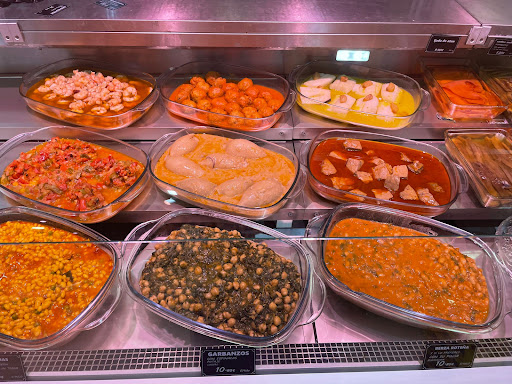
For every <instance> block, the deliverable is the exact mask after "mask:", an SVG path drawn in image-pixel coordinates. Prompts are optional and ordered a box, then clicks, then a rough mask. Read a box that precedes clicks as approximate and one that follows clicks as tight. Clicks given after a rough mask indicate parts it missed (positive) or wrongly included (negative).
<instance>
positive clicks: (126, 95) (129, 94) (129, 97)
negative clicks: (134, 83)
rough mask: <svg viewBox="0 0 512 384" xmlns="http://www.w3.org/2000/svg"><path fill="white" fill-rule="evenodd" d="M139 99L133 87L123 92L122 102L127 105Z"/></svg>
mask: <svg viewBox="0 0 512 384" xmlns="http://www.w3.org/2000/svg"><path fill="white" fill-rule="evenodd" d="M139 98H140V96H139V95H137V89H135V87H127V88H126V89H125V90H124V91H123V100H124V101H126V102H127V103H131V102H132V101H135V100H138V99H139Z"/></svg>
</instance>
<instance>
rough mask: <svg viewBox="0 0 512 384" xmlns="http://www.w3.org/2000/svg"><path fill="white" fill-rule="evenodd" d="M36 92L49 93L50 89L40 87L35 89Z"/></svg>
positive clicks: (45, 86) (44, 86) (43, 86)
mask: <svg viewBox="0 0 512 384" xmlns="http://www.w3.org/2000/svg"><path fill="white" fill-rule="evenodd" d="M37 92H40V93H47V92H50V87H49V86H47V85H41V86H40V87H39V88H37Z"/></svg>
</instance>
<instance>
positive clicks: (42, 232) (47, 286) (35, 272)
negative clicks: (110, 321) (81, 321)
mask: <svg viewBox="0 0 512 384" xmlns="http://www.w3.org/2000/svg"><path fill="white" fill-rule="evenodd" d="M87 241H88V239H86V238H84V237H82V236H79V235H77V234H74V233H71V232H68V231H65V230H62V229H58V228H54V227H51V226H49V225H44V224H41V223H32V222H26V221H18V220H17V221H7V222H4V223H2V224H0V243H11V244H8V245H5V244H4V245H2V246H1V247H0V270H1V271H2V278H1V279H0V333H2V334H5V335H8V336H13V337H15V338H18V339H27V340H36V339H41V338H44V337H46V336H50V335H52V334H54V333H56V332H58V331H59V330H61V329H63V328H64V327H65V326H66V325H67V324H69V323H70V322H71V321H72V320H73V319H75V318H76V317H77V316H78V315H79V314H80V313H81V312H82V311H84V310H85V308H86V307H87V306H88V305H89V304H90V303H91V302H92V301H93V300H94V298H95V297H96V295H97V294H98V293H99V292H100V290H101V289H102V287H103V286H104V285H105V283H106V282H107V280H108V278H109V276H110V274H111V272H112V270H113V260H112V259H111V257H110V255H109V254H108V253H106V252H105V251H104V250H102V249H101V248H99V247H98V246H96V245H95V244H92V243H86V242H87ZM15 242H16V243H38V244H12V243H15ZM44 242H46V244H44ZM59 242H61V243H59ZM77 242H82V243H77ZM84 242H85V243H84Z"/></svg>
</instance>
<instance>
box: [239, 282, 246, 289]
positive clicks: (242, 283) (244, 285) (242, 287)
mask: <svg viewBox="0 0 512 384" xmlns="http://www.w3.org/2000/svg"><path fill="white" fill-rule="evenodd" d="M245 288H247V283H246V282H245V281H242V282H241V283H240V289H242V290H244V289H245Z"/></svg>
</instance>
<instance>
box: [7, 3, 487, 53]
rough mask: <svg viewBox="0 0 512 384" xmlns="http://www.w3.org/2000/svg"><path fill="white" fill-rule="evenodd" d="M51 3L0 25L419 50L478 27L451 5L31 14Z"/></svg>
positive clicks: (145, 6)
mask: <svg viewBox="0 0 512 384" xmlns="http://www.w3.org/2000/svg"><path fill="white" fill-rule="evenodd" d="M51 4H53V3H52V2H51V1H50V0H45V1H42V2H39V3H36V4H14V5H11V6H10V7H8V8H3V9H0V22H16V23H18V25H19V28H20V30H21V33H22V36H21V37H22V40H23V41H18V42H16V41H14V44H15V45H24V46H77V45H81V46H116V47H123V46H138V47H246V48H248V47H254V48H261V47H265V48H279V49H283V48H301V47H319V48H320V47H322V48H325V47H336V48H359V49H361V48H388V49H422V48H424V47H425V46H426V45H427V42H428V39H429V37H430V35H431V34H432V33H442V34H453V35H459V36H467V35H468V33H469V31H470V29H471V27H472V26H474V25H479V23H478V21H477V20H475V18H474V17H472V16H471V15H470V14H469V13H468V12H466V10H464V8H462V7H461V6H460V5H459V4H458V3H457V2H456V1H455V0H430V1H425V0H415V1H409V0H394V1H392V2H389V1H372V2H368V1H358V0H346V1H344V2H343V5H342V6H340V3H339V2H338V1H336V0H313V1H311V0H296V1H293V2H290V1H287V0H264V1H258V2H254V1H242V2H240V1H237V2H235V1H221V0H214V1H208V0H198V1H196V2H195V3H194V4H193V6H191V3H190V2H189V1H186V0H176V1H172V2H168V1H167V2H162V1H145V0H131V1H129V2H126V6H124V7H121V8H119V9H116V10H107V9H105V8H103V7H101V6H99V5H96V4H94V3H89V2H76V1H71V0H63V1H61V2H60V4H63V5H67V6H68V8H67V9H65V10H64V11H62V12H59V13H57V14H55V15H53V16H51V17H48V16H42V15H37V14H36V12H38V11H40V10H42V9H43V8H45V7H47V6H49V5H51ZM70 32H72V33H70ZM344 37H349V38H344ZM11 41H13V40H11ZM464 42H465V39H464V38H463V39H461V42H460V46H461V47H464V46H465V45H464ZM466 47H467V46H466Z"/></svg>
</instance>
